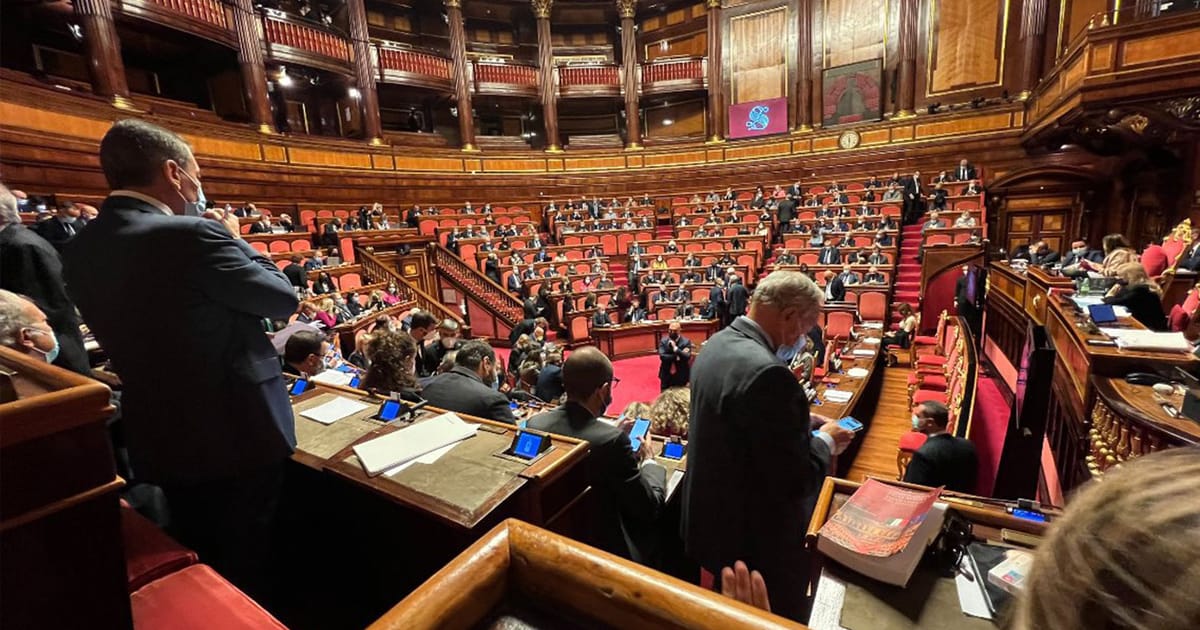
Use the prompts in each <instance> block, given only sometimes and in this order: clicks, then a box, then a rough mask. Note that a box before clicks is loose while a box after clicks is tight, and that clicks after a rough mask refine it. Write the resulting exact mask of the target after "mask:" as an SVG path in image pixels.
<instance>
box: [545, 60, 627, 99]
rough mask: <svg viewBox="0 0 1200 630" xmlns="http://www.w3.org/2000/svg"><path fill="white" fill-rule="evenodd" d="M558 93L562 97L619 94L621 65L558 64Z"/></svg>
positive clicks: (620, 91) (620, 90)
mask: <svg viewBox="0 0 1200 630" xmlns="http://www.w3.org/2000/svg"><path fill="white" fill-rule="evenodd" d="M555 70H556V72H557V73H558V94H559V96H562V97H564V98H570V97H596V96H621V95H622V94H624V90H623V89H622V87H623V86H622V85H621V66H618V65H616V64H611V63H608V64H588V65H572V66H559V67H558V68H556V69H555Z"/></svg>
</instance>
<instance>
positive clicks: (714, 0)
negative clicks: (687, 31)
mask: <svg viewBox="0 0 1200 630" xmlns="http://www.w3.org/2000/svg"><path fill="white" fill-rule="evenodd" d="M704 5H705V6H706V7H708V8H709V9H720V8H721V0H708V2H705V3H704Z"/></svg>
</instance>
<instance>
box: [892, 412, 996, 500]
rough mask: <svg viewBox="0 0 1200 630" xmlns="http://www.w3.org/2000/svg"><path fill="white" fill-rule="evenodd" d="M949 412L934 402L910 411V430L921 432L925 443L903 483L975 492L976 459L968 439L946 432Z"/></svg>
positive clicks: (918, 451) (973, 448) (911, 464)
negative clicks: (924, 436) (924, 437)
mask: <svg viewBox="0 0 1200 630" xmlns="http://www.w3.org/2000/svg"><path fill="white" fill-rule="evenodd" d="M949 425H950V412H949V410H947V409H946V405H943V404H942V403H940V402H937V401H935V400H930V401H926V402H923V403H921V404H919V405H917V406H916V407H915V408H913V412H912V428H913V431H919V432H921V433H924V434H925V435H926V436H927V437H926V439H925V444H923V445H922V446H921V448H919V449H917V452H915V453H913V457H912V461H910V462H909V464H908V468H907V469H906V470H905V471H904V480H905V481H907V482H908V483H919V484H921V485H924V486H933V487H937V486H946V489H947V490H954V491H956V492H967V493H973V492H975V476H976V474H977V472H978V470H977V469H978V461H979V460H978V457H977V456H976V454H975V445H974V444H972V443H971V441H970V440H967V439H963V438H960V437H955V436H953V435H950V434H949V433H947V431H946V429H947V428H948V427H949Z"/></svg>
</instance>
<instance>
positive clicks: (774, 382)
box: [681, 271, 853, 621]
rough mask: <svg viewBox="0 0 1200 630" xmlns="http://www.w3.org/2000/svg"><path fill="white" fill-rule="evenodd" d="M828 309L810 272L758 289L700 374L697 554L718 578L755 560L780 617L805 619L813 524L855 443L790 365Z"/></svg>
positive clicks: (713, 342) (694, 414) (709, 352)
mask: <svg viewBox="0 0 1200 630" xmlns="http://www.w3.org/2000/svg"><path fill="white" fill-rule="evenodd" d="M821 304H822V295H821V289H820V288H818V287H817V285H816V284H815V283H814V282H813V281H812V280H811V279H809V277H808V276H807V275H805V274H803V273H800V272H797V271H775V272H773V273H771V274H770V275H768V276H767V277H766V278H764V279H762V280H761V281H760V282H759V283H758V286H757V287H756V288H755V290H754V294H753V295H752V296H751V298H750V306H749V311H748V312H747V314H746V315H744V316H742V317H738V318H737V319H735V320H734V321H733V323H731V324H730V325H729V327H728V328H726V329H724V330H722V331H721V332H719V333H717V334H716V335H713V337H712V338H711V339H709V340H708V343H706V344H705V346H704V352H702V353H700V355H699V358H698V359H697V360H696V363H695V365H694V366H693V367H692V398H691V413H690V416H691V421H690V423H689V426H688V474H687V476H685V477H684V480H683V515H682V523H681V533H682V535H683V539H684V545H685V550H686V552H687V554H688V555H689V557H691V559H692V560H694V561H696V562H698V563H699V564H700V566H701V567H703V568H704V569H705V570H707V571H709V572H710V573H712V574H713V575H714V576H720V574H721V569H723V568H725V567H732V566H734V564H735V562H737V561H739V560H742V561H745V563H746V564H747V565H749V567H750V568H751V569H754V570H757V571H760V572H761V573H762V575H763V577H764V578H765V579H766V584H767V588H768V589H769V594H770V599H771V604H772V610H773V611H774V612H775V613H776V614H780V615H783V616H785V617H789V618H791V619H795V620H798V621H799V620H800V617H801V615H802V613H803V608H804V606H803V600H804V595H805V585H806V584H807V582H808V576H807V567H808V560H807V558H806V557H805V555H804V524H805V523H807V522H808V518H809V516H810V515H811V511H812V508H813V505H814V503H815V499H816V495H817V492H818V490H819V489H820V487H821V480H822V479H823V478H824V476H825V474H826V472H827V469H828V466H829V461H830V457H831V456H832V455H833V454H836V453H838V452H841V451H842V450H844V449H845V447H846V446H847V445H848V444H849V443H850V440H851V438H852V436H853V433H851V432H850V431H847V430H846V429H843V428H842V427H840V426H838V425H837V423H836V422H834V421H831V420H829V419H826V418H823V417H821V416H818V415H816V414H811V416H810V414H809V410H808V398H807V397H806V396H805V394H804V390H803V388H802V387H801V386H800V383H799V382H797V380H796V377H795V376H794V375H793V374H792V372H791V371H790V370H789V369H788V366H787V365H786V364H785V363H784V362H783V361H782V360H780V359H779V358H778V354H779V353H781V352H784V351H792V350H795V349H797V347H798V346H800V345H801V344H803V343H804V342H805V340H806V339H807V338H806V333H808V331H809V330H810V329H811V328H812V327H813V326H814V325H815V324H816V322H817V317H818V315H819V314H820V312H821ZM814 429H817V431H818V432H817V435H816V436H815V437H814V436H813V434H812V431H813V430H814Z"/></svg>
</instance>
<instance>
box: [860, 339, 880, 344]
mask: <svg viewBox="0 0 1200 630" xmlns="http://www.w3.org/2000/svg"><path fill="white" fill-rule="evenodd" d="M879 342H880V339H879V337H867V338H866V339H863V343H865V344H867V345H868V346H878V345H879Z"/></svg>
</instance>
